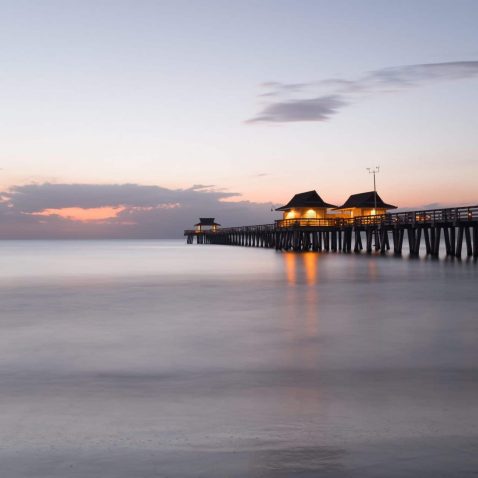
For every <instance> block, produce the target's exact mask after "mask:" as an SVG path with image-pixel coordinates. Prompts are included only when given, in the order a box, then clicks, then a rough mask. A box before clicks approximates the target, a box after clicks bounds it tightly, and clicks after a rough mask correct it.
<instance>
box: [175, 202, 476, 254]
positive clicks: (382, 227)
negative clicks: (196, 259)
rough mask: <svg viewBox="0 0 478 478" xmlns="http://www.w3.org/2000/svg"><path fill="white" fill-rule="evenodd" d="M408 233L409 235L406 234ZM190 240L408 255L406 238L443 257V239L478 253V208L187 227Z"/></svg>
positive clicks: (415, 250)
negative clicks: (215, 227) (213, 227)
mask: <svg viewBox="0 0 478 478" xmlns="http://www.w3.org/2000/svg"><path fill="white" fill-rule="evenodd" d="M405 232H406V234H405ZM184 235H185V236H186V237H187V242H188V244H192V243H193V242H194V238H195V237H196V241H197V243H198V244H223V245H231V246H246V247H266V248H273V249H277V250H286V251H288V250H293V251H332V252H339V251H340V252H352V251H353V252H360V251H362V250H364V249H365V251H366V252H369V253H370V252H372V251H373V250H375V251H380V252H381V253H383V254H385V253H386V252H387V251H389V250H391V249H393V252H394V253H395V254H397V255H400V254H402V249H403V242H404V239H405V236H406V238H407V242H408V249H409V253H410V255H412V256H418V255H419V253H420V246H421V245H422V244H424V245H425V251H426V253H427V254H429V255H431V256H433V257H438V255H439V252H440V245H441V243H442V238H443V241H444V244H445V251H446V254H447V255H448V256H454V257H461V256H462V253H463V249H464V248H465V253H466V255H467V256H468V257H471V256H473V257H478V206H467V207H455V208H446V209H429V210H422V211H406V212H397V213H392V214H384V215H380V216H360V217H354V218H333V217H328V218H326V219H281V220H277V221H275V222H274V223H273V224H261V225H254V226H239V227H228V228H222V229H218V230H216V231H201V232H198V231H195V230H185V231H184ZM422 241H423V242H422Z"/></svg>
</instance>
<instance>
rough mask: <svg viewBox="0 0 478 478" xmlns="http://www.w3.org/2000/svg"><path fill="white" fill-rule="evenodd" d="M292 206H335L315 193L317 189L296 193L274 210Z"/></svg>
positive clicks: (283, 209) (285, 209) (282, 209)
mask: <svg viewBox="0 0 478 478" xmlns="http://www.w3.org/2000/svg"><path fill="white" fill-rule="evenodd" d="M294 207H323V208H327V207H337V206H334V205H333V204H328V203H326V202H324V200H323V199H322V198H321V197H320V196H319V195H318V194H317V191H307V192H305V193H299V194H296V195H295V196H294V197H293V198H292V199H291V200H290V201H289V202H288V203H287V204H286V205H285V206H282V207H278V208H277V209H276V211H287V210H288V209H292V208H294Z"/></svg>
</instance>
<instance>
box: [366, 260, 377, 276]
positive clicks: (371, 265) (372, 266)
mask: <svg viewBox="0 0 478 478" xmlns="http://www.w3.org/2000/svg"><path fill="white" fill-rule="evenodd" d="M368 277H369V279H372V280H376V279H377V277H378V270H377V263H376V261H368Z"/></svg>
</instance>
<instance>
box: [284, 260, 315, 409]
mask: <svg viewBox="0 0 478 478" xmlns="http://www.w3.org/2000/svg"><path fill="white" fill-rule="evenodd" d="M282 258H283V260H284V269H285V271H284V272H285V278H286V280H287V284H288V285H289V286H291V287H287V288H286V290H285V295H284V314H283V317H284V319H285V322H284V325H283V329H282V330H283V333H284V341H285V346H284V348H283V360H284V362H285V363H286V364H287V365H288V366H289V367H290V368H291V369H300V370H304V371H307V370H316V369H317V366H318V364H319V362H320V360H321V353H322V349H321V346H320V342H319V341H318V340H317V339H318V337H319V336H320V330H319V325H320V324H319V311H320V308H319V305H320V296H319V294H320V283H319V266H320V264H319V260H320V254H319V253H316V252H302V253H294V252H286V253H283V254H282ZM319 398H320V390H319V388H316V387H312V388H310V389H309V388H307V387H302V386H299V387H296V386H294V385H293V384H291V386H290V387H288V393H287V400H286V401H285V402H284V413H286V414H295V413H297V412H298V411H299V410H300V409H301V408H302V407H303V406H304V403H307V407H308V408H313V407H318V406H319Z"/></svg>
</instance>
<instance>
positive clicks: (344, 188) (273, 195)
mask: <svg viewBox="0 0 478 478" xmlns="http://www.w3.org/2000/svg"><path fill="white" fill-rule="evenodd" d="M0 9H1V15H0V44H1V45H2V46H1V48H0V62H1V65H2V68H1V70H0V105H1V109H0V144H1V148H0V168H1V170H0V187H1V189H0V191H2V192H1V200H0V238H36V237H39V238H50V237H52V238H54V237H59V238H63V237H79V238H90V237H92V238H93V237H135V238H136V237H137V238H152V237H164V238H165V237H179V236H180V235H181V233H182V230H183V229H185V228H188V227H190V226H191V225H192V224H193V223H194V222H196V220H197V217H199V216H215V217H216V219H217V220H218V221H219V222H220V223H221V224H224V225H245V224H257V223H269V222H272V221H273V220H274V219H276V218H278V217H279V216H278V213H275V212H272V211H271V209H272V208H273V207H275V206H278V205H282V204H284V203H286V202H287V201H288V200H289V199H290V198H291V196H293V195H294V194H295V193H298V192H302V191H307V190H311V189H316V190H317V191H318V192H319V194H320V195H321V196H322V198H323V199H324V200H325V201H327V202H329V203H332V204H341V203H343V202H345V200H346V199H347V197H348V196H349V195H350V194H354V193H358V192H363V191H367V190H371V189H372V187H373V186H372V184H373V183H372V177H371V176H370V175H369V174H368V172H367V169H366V168H367V167H375V166H380V173H379V174H378V176H377V185H378V191H379V193H380V195H381V196H382V198H383V199H384V200H385V201H386V202H389V203H392V204H396V205H398V206H399V207H401V208H423V207H441V206H455V205H456V206H458V205H471V204H478V188H476V179H477V177H478V155H477V151H478V135H477V134H476V131H478V29H477V28H476V21H477V19H478V2H476V1H474V0H470V1H466V0H451V1H442V0H433V1H425V0H413V1H406V0H402V1H400V2H392V1H382V0H375V1H371V0H362V1H358V0H357V1H353V0H349V1H343V0H333V1H332V0H329V1H324V0H322V1H321V0H315V1H312V0H273V1H269V0H260V1H259V0H257V1H250V0H241V1H240V2H233V1H226V0H201V1H199V0H189V1H184V0H171V1H169V0H164V1H161V0H156V1H149V0H134V1H133V0H131V1H122V0H115V1H110V0H94V1H93V0H78V1H71V0H56V1H53V0H43V1H42V2H38V1H34V0H30V1H24V0H14V1H13V0H12V1H4V0H0Z"/></svg>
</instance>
